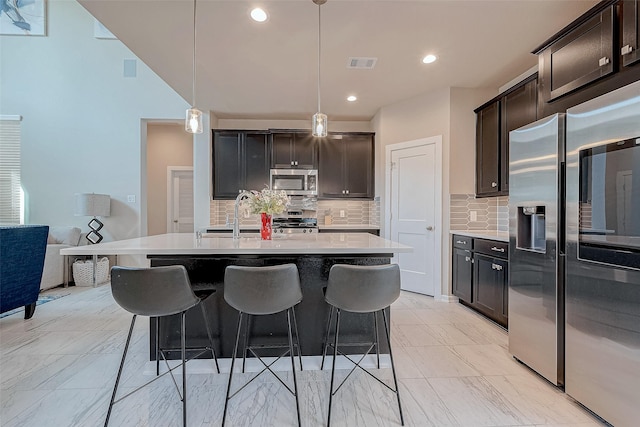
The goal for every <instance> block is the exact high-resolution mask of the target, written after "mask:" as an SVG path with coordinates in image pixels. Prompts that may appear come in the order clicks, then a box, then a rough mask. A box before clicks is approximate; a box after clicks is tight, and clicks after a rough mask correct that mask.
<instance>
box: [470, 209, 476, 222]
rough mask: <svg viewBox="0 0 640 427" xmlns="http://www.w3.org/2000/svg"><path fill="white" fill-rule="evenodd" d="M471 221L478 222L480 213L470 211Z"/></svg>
mask: <svg viewBox="0 0 640 427" xmlns="http://www.w3.org/2000/svg"><path fill="white" fill-rule="evenodd" d="M469 220H470V221H471V222H476V221H477V220H478V211H469Z"/></svg>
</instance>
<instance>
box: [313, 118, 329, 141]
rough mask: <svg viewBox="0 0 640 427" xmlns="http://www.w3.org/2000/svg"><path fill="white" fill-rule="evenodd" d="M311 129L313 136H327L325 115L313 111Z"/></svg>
mask: <svg viewBox="0 0 640 427" xmlns="http://www.w3.org/2000/svg"><path fill="white" fill-rule="evenodd" d="M311 130H312V134H313V136H327V115H326V114H323V113H320V112H317V113H315V114H314V115H313V121H312V127H311Z"/></svg>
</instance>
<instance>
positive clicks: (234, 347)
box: [222, 312, 243, 427]
mask: <svg viewBox="0 0 640 427" xmlns="http://www.w3.org/2000/svg"><path fill="white" fill-rule="evenodd" d="M242 314H243V313H242V312H240V315H239V317H238V332H237V333H236V343H235V345H234V346H233V352H232V354H231V370H230V371H229V383H228V384H227V395H226V396H225V399H224V411H223V412H222V427H224V422H225V420H226V419H227V408H228V406H229V393H230V392H231V380H232V379H233V366H234V364H235V361H236V356H237V354H238V344H239V343H240V327H241V326H242Z"/></svg>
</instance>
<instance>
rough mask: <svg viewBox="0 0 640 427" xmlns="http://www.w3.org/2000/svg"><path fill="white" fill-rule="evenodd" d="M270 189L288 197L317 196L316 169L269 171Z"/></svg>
mask: <svg viewBox="0 0 640 427" xmlns="http://www.w3.org/2000/svg"><path fill="white" fill-rule="evenodd" d="M270 182H271V189H272V190H284V191H285V192H286V193H287V194H288V195H290V196H317V195H318V170H317V169H271V180H270Z"/></svg>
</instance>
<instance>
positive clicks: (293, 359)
mask: <svg viewBox="0 0 640 427" xmlns="http://www.w3.org/2000/svg"><path fill="white" fill-rule="evenodd" d="M289 311H293V308H290V309H289V310H287V326H288V330H289V353H290V356H291V373H292V375H293V391H294V394H295V397H296V413H297V414H298V427H300V426H302V422H301V421H300V403H299V402H298V381H297V380H296V362H295V355H294V353H293V337H292V336H291V314H290V313H289ZM293 318H294V325H295V314H294V315H293ZM297 329H298V328H297V327H296V330H297ZM296 334H297V332H296ZM299 351H300V346H299V345H298V352H299ZM298 355H299V354H298ZM300 367H302V360H300Z"/></svg>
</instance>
